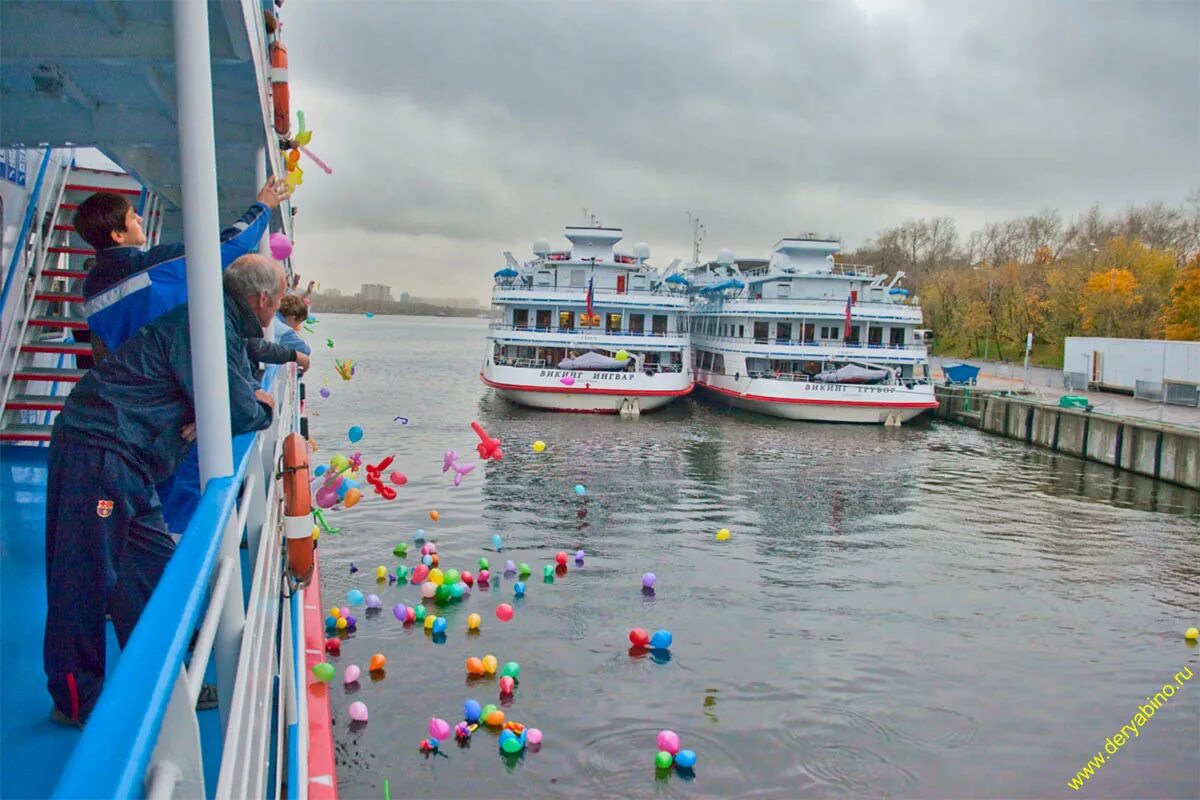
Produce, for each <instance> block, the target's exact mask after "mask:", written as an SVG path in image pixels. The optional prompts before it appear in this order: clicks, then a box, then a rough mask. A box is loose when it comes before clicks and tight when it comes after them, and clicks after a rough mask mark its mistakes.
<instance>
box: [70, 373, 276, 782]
mask: <svg viewBox="0 0 1200 800" xmlns="http://www.w3.org/2000/svg"><path fill="white" fill-rule="evenodd" d="M280 372H281V371H280V370H278V368H275V367H269V368H268V369H267V371H266V374H265V375H264V378H263V382H262V383H263V385H264V386H267V387H271V386H273V385H274V384H275V378H276V376H277V375H280ZM280 377H283V378H284V379H285V380H286V379H287V373H286V372H285V373H283V374H282V375H280ZM276 396H277V398H279V399H280V400H282V396H281V393H280V392H276ZM274 430H276V427H275V426H274V425H273V426H272V427H271V428H268V429H267V430H266V431H262V432H258V433H244V434H241V435H239V436H236V437H234V439H233V456H234V461H233V463H234V474H233V475H230V476H227V477H221V478H214V479H212V480H210V481H209V482H208V485H207V486H206V487H205V489H204V494H203V496H202V497H201V500H200V504H199V506H198V507H197V509H196V512H195V513H194V514H193V515H192V519H191V521H190V522H189V523H188V526H187V529H186V530H185V531H184V534H183V538H182V540H181V541H180V544H179V547H178V549H177V550H176V552H175V554H174V555H173V556H172V558H171V560H170V561H169V562H168V564H167V567H166V569H165V570H164V571H163V574H162V577H161V578H160V579H159V582H158V586H157V587H156V588H155V590H154V593H153V594H152V595H151V597H150V601H149V603H147V605H146V608H145V609H144V610H143V612H142V615H141V618H140V619H139V621H138V624H137V626H136V627H135V628H134V630H133V633H132V634H131V636H130V637H129V641H128V643H127V644H126V647H125V649H124V651H123V652H122V654H121V659H120V661H119V662H118V663H117V668H116V670H115V671H114V672H113V674H112V676H111V677H110V678H109V679H108V680H106V682H105V687H104V690H103V691H102V692H101V694H100V699H99V700H98V701H97V703H96V707H95V709H94V710H93V712H92V714H91V716H90V717H89V718H88V724H87V727H86V728H85V729H84V732H83V734H82V735H81V736H80V738H79V742H78V744H77V745H76V747H75V749H74V751H73V752H72V753H71V756H70V758H69V759H68V761H67V764H66V766H65V768H64V770H63V774H62V776H61V777H60V779H59V782H58V784H57V785H56V786H55V789H54V793H53V796H54V797H61V798H76V797H131V796H140V795H141V794H142V792H143V789H144V786H145V779H146V773H147V770H148V769H149V767H150V766H151V758H152V756H153V754H154V750H155V746H156V745H157V743H158V741H159V737H160V733H161V732H162V729H163V722H164V718H165V716H166V713H167V707H168V705H169V704H170V702H171V698H172V693H173V691H174V690H175V686H176V682H177V681H178V680H179V679H180V675H181V670H182V667H183V663H184V657H185V656H186V654H187V649H188V644H189V641H190V639H191V636H192V631H193V630H195V626H196V623H197V621H198V620H199V619H200V615H201V612H202V611H203V610H204V609H205V608H206V607H207V605H209V604H211V603H214V602H215V601H214V600H213V599H211V598H210V588H211V587H212V578H213V573H214V571H215V570H216V568H217V565H218V556H219V554H220V551H221V549H222V546H223V543H224V539H225V535H224V532H225V531H226V530H227V528H228V526H229V525H230V523H231V522H235V521H236V522H241V521H242V520H243V519H244V515H245V513H246V508H247V507H248V506H242V505H241V504H239V502H238V495H239V492H241V491H242V490H243V487H244V488H245V491H246V492H247V494H249V493H252V492H255V491H256V489H255V486H254V483H255V482H254V481H253V480H252V479H251V478H252V475H253V458H252V457H253V455H254V454H255V453H258V452H259V448H258V447H257V446H256V445H257V443H258V440H259V438H260V437H261V436H263V435H264V434H266V433H269V432H271V431H274ZM259 491H261V489H259ZM235 514H236V515H237V516H236V517H235ZM214 531H215V532H216V535H214ZM236 535H237V536H239V537H240V536H241V535H242V532H241V531H240V530H238V531H237V533H236ZM229 591H235V592H236V593H237V594H238V602H239V603H240V602H241V598H240V595H241V591H240V587H238V586H231V587H230V589H229ZM206 623H207V620H206ZM205 627H208V626H207V624H206V626H205ZM199 649H200V648H198V650H199ZM203 649H208V648H207V646H205V647H204V648H203ZM156 665H157V666H156ZM185 679H186V678H185ZM113 742H120V743H121V750H122V752H123V753H124V755H123V757H122V758H120V759H116V760H114V759H113V757H112V753H113ZM97 765H111V767H112V769H111V771H107V770H104V769H98V768H97ZM155 779H156V780H158V776H157V775H156V776H155Z"/></svg>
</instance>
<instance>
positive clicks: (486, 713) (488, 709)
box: [479, 703, 496, 722]
mask: <svg viewBox="0 0 1200 800" xmlns="http://www.w3.org/2000/svg"><path fill="white" fill-rule="evenodd" d="M495 710H496V705H495V703H488V704H487V705H486V706H484V707H483V711H480V712H479V718H480V719H481V720H483V721H485V722H486V721H487V718H488V717H490V716H491V715H492V712H493V711H495Z"/></svg>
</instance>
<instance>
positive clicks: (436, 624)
mask: <svg viewBox="0 0 1200 800" xmlns="http://www.w3.org/2000/svg"><path fill="white" fill-rule="evenodd" d="M447 624H449V623H447V622H446V618H445V617H438V618H437V619H435V620H434V621H433V632H434V633H445V632H446V625H447Z"/></svg>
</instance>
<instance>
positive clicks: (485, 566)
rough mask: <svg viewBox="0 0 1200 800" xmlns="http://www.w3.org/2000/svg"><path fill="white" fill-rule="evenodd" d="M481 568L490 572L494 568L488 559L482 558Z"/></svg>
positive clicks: (480, 561)
mask: <svg viewBox="0 0 1200 800" xmlns="http://www.w3.org/2000/svg"><path fill="white" fill-rule="evenodd" d="M479 568H480V569H487V570H490V569H491V568H492V564H491V562H490V561H488V560H487V559H486V558H481V559H479Z"/></svg>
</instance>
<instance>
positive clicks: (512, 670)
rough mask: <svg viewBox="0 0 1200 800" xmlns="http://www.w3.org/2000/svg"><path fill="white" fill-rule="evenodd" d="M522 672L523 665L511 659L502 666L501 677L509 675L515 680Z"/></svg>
mask: <svg viewBox="0 0 1200 800" xmlns="http://www.w3.org/2000/svg"><path fill="white" fill-rule="evenodd" d="M520 674H521V665H520V664H518V663H517V662H515V661H509V662H507V663H506V664H505V665H504V666H503V667H501V668H500V677H501V678H503V677H506V676H507V677H509V678H512V679H513V680H514V681H515V680H516V679H517V676H518V675H520Z"/></svg>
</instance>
